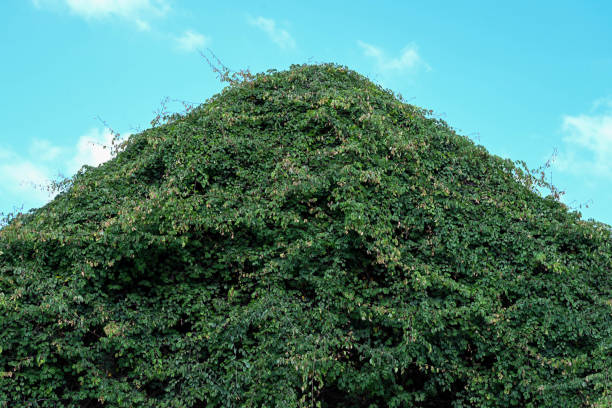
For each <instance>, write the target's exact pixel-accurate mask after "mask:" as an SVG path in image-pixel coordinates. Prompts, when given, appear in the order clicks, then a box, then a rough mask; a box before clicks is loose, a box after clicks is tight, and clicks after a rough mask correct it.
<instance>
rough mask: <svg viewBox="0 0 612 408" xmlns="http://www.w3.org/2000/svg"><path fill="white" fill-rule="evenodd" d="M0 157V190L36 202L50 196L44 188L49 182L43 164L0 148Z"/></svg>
mask: <svg viewBox="0 0 612 408" xmlns="http://www.w3.org/2000/svg"><path fill="white" fill-rule="evenodd" d="M0 158H1V159H2V164H0V175H2V177H1V178H0V183H1V187H2V188H1V189H0V190H5V191H7V192H8V193H10V194H13V195H18V196H22V197H27V198H28V199H29V200H34V201H37V202H45V201H47V200H48V199H49V198H50V195H49V193H48V192H47V191H45V190H44V187H45V186H46V185H47V184H48V183H49V177H47V174H48V173H49V170H48V169H47V168H46V167H45V166H43V165H40V164H36V163H35V162H34V161H31V160H28V159H24V158H23V157H21V156H19V155H17V154H16V153H14V152H11V151H8V150H0Z"/></svg>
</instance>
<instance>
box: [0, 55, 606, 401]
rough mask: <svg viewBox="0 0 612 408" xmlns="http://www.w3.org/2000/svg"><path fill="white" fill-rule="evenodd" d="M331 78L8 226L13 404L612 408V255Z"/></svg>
mask: <svg viewBox="0 0 612 408" xmlns="http://www.w3.org/2000/svg"><path fill="white" fill-rule="evenodd" d="M536 182H537V180H536V179H535V178H534V177H533V176H532V175H531V174H530V173H529V172H525V171H523V170H521V168H520V167H519V166H517V165H515V164H514V163H513V162H511V161H509V160H504V159H501V158H499V157H497V156H494V155H491V154H489V153H488V152H487V151H486V150H485V149H484V148H483V147H481V146H476V145H475V144H474V143H473V142H472V141H470V140H469V139H468V138H466V137H464V136H460V135H457V134H456V133H455V132H454V131H453V130H452V129H451V128H449V127H448V126H447V125H446V124H445V123H444V122H442V121H440V120H437V119H434V118H432V117H431V116H430V115H429V112H427V111H424V110H422V109H420V108H417V107H414V106H411V105H408V104H406V103H403V102H402V101H400V100H398V99H397V98H396V97H394V96H393V95H392V94H391V93H390V92H388V91H385V90H383V89H381V88H380V87H378V86H376V85H374V84H372V83H371V82H370V81H368V80H367V79H366V78H364V77H362V76H360V75H359V74H357V73H355V72H352V71H350V70H347V69H346V68H343V67H338V66H335V65H316V66H309V65H304V66H293V67H292V68H291V69H290V70H288V71H284V72H275V71H271V72H268V73H267V74H259V75H256V76H254V77H248V76H245V80H244V81H242V82H239V83H238V82H236V83H233V85H232V86H229V87H228V88H226V89H225V90H224V91H223V92H222V93H221V94H220V95H217V96H215V97H213V98H212V99H211V100H209V101H208V102H207V103H205V104H203V105H201V106H199V107H197V108H196V109H194V110H193V111H192V112H190V113H188V114H186V115H182V116H174V117H172V118H171V120H170V121H168V123H165V124H163V125H159V126H155V127H153V128H151V129H148V130H146V131H144V132H142V133H140V134H137V135H133V136H131V137H130V139H129V141H128V142H127V143H126V145H125V146H124V149H123V150H122V151H121V152H120V153H118V155H117V156H116V157H115V158H114V159H113V160H111V161H109V162H107V163H105V164H104V165H102V166H100V167H98V168H91V167H89V168H83V169H82V170H81V171H80V172H79V173H78V174H76V175H75V176H74V177H73V178H72V180H71V183H70V186H69V188H68V189H66V190H65V191H64V192H62V193H61V194H59V195H58V196H57V197H56V198H55V199H54V200H53V201H51V202H50V203H49V204H47V205H45V206H44V207H42V208H40V209H38V210H35V211H31V212H29V213H27V214H22V215H18V216H16V217H15V218H13V219H12V220H11V221H10V222H9V223H8V225H7V226H5V227H4V228H3V229H2V230H0V348H1V350H0V406H4V407H60V406H67V407H102V406H104V407H106V406H108V407H172V408H174V407H216V406H224V407H225V406H227V407H232V406H246V407H263V406H265V407H294V406H321V407H387V406H389V407H410V406H414V407H451V406H452V407H472V406H473V407H555V408H556V407H587V406H600V407H603V406H606V404H610V401H611V400H610V398H611V397H610V394H611V389H612V370H611V367H612V350H611V348H612V248H611V242H612V241H611V233H610V229H609V227H608V226H606V225H603V224H599V223H596V222H593V221H589V222H585V221H583V220H581V219H580V215H578V214H577V213H575V212H570V211H568V210H567V208H566V207H565V206H564V205H563V204H561V203H560V202H558V201H557V200H555V199H554V198H551V197H546V198H545V197H542V195H541V194H540V193H538V187H537V184H535V183H536Z"/></svg>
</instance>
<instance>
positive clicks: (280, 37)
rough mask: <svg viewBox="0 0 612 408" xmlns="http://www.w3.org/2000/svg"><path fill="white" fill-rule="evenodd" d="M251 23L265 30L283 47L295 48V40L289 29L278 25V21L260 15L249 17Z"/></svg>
mask: <svg viewBox="0 0 612 408" xmlns="http://www.w3.org/2000/svg"><path fill="white" fill-rule="evenodd" d="M249 23H250V24H251V25H253V26H255V27H257V28H259V29H260V30H262V31H263V32H265V33H266V34H267V35H268V37H270V39H271V40H272V41H273V42H274V43H276V45H278V46H279V47H281V48H282V49H290V48H295V40H294V39H293V37H292V36H291V34H289V32H287V30H283V29H282V28H279V27H277V26H276V21H274V20H272V19H270V18H264V17H261V16H260V17H256V18H249Z"/></svg>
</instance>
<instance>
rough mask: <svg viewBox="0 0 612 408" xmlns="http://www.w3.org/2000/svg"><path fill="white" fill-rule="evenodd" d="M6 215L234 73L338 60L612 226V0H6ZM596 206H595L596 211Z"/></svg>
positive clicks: (0, 83) (0, 152) (0, 202)
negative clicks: (209, 54)
mask: <svg viewBox="0 0 612 408" xmlns="http://www.w3.org/2000/svg"><path fill="white" fill-rule="evenodd" d="M0 12H1V13H2V15H3V16H4V17H3V24H1V25H0V36H1V38H2V41H1V42H0V55H1V58H2V64H0V90H1V95H2V100H1V102H0V103H1V104H2V109H0V121H1V123H2V127H1V128H0V212H4V213H6V212H11V211H13V210H15V209H20V208H23V210H27V209H29V208H33V207H39V206H41V205H42V204H44V203H45V202H46V201H48V200H49V196H48V194H47V193H46V192H45V191H44V190H43V189H41V188H40V187H37V186H40V185H45V184H46V183H48V181H49V180H50V179H53V178H56V177H57V175H58V174H63V175H66V176H68V175H71V174H73V173H74V172H75V171H76V170H77V169H78V168H80V166H81V165H83V164H90V165H96V164H99V163H101V162H103V161H104V160H107V159H108V158H109V157H110V156H109V151H108V149H103V148H102V145H104V144H108V142H109V141H110V138H111V137H112V136H111V133H110V131H109V129H108V127H110V128H112V129H113V130H114V131H116V132H119V133H121V134H122V135H128V134H130V133H134V132H137V131H138V130H143V129H146V128H147V127H149V126H150V124H149V123H150V121H151V119H152V118H153V117H154V115H155V114H154V112H155V111H156V110H157V109H159V107H160V103H161V101H162V100H163V99H164V98H169V99H170V103H169V107H170V109H174V110H180V104H179V103H178V102H172V101H173V100H175V101H178V100H183V101H188V102H192V103H201V102H203V101H205V100H206V99H208V98H209V97H210V96H212V95H213V94H215V93H217V92H218V91H220V89H221V88H222V84H220V83H219V82H218V80H217V79H216V76H215V74H214V73H213V72H212V71H211V70H210V68H209V67H208V65H207V64H206V63H205V61H204V60H203V59H202V57H201V56H200V55H199V54H198V50H205V49H206V48H210V49H212V50H213V51H214V53H215V54H216V55H217V56H218V57H219V58H220V59H221V60H222V61H223V63H224V64H225V65H227V66H229V67H230V68H232V69H235V70H240V69H243V68H249V69H251V71H254V72H260V71H265V70H267V69H270V68H275V69H279V70H280V69H285V68H288V67H289V65H291V64H293V63H308V62H311V63H316V62H336V63H339V64H342V65H346V66H348V67H349V68H351V69H354V70H356V71H358V72H360V73H362V74H364V75H366V76H368V77H369V78H370V79H372V80H374V81H375V82H377V83H380V84H381V85H383V86H384V87H385V88H389V89H392V90H393V91H395V92H397V93H400V94H402V95H403V96H404V98H405V99H406V100H408V101H409V102H410V103H413V104H415V105H418V106H421V107H425V108H428V109H433V110H434V112H435V114H436V115H437V116H439V117H441V118H443V119H444V120H446V121H447V122H448V123H449V124H450V125H451V126H453V127H454V128H455V129H457V131H458V132H459V133H461V134H464V135H467V136H469V137H471V138H472V139H474V140H475V141H476V142H477V143H480V144H482V145H484V146H485V147H486V148H487V149H488V150H489V151H490V152H492V153H494V154H498V155H500V156H503V157H509V158H511V159H513V160H518V159H520V160H525V161H526V162H527V163H528V164H529V166H530V167H539V166H540V165H542V164H544V163H545V162H546V161H547V160H548V159H549V158H550V157H551V155H553V152H555V151H556V152H557V154H556V159H555V161H554V163H553V165H552V167H551V168H550V169H549V171H548V177H552V181H553V183H554V184H555V185H557V187H559V188H560V189H561V190H565V191H566V195H565V196H564V198H563V201H564V202H565V203H566V204H568V205H569V206H570V207H572V208H576V209H579V210H580V211H581V212H582V214H583V217H584V218H587V219H588V218H594V219H597V220H599V221H603V222H606V223H608V224H612V205H609V203H612V188H610V187H611V186H612V45H611V44H612V24H610V21H612V2H610V1H604V0H601V1H583V2H575V1H572V2H570V1H550V2H548V1H539V2H533V1H524V2H523V1H515V2H490V1H462V2H457V1H430V2H424V1H419V2H412V1H404V2H398V1H376V2H374V1H350V2H349V1H334V2H332V1H309V2H288V1H261V2H256V1H237V0H236V1H232V2H222V1H219V2H208V1H207V2H203V1H178V0H5V1H2V3H1V4H0ZM586 205H588V208H587V207H586Z"/></svg>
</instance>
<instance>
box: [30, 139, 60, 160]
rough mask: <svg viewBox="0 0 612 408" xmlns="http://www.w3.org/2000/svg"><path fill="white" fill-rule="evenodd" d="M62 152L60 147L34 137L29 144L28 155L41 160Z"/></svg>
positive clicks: (51, 157) (56, 155)
mask: <svg viewBox="0 0 612 408" xmlns="http://www.w3.org/2000/svg"><path fill="white" fill-rule="evenodd" d="M61 153H62V148H61V147H59V146H55V145H53V144H52V143H51V142H49V141H48V140H41V139H34V141H33V142H32V144H31V145H30V155H31V156H32V157H37V158H39V159H40V160H42V161H50V160H54V159H56V158H57V157H58V156H59V155H60V154H61Z"/></svg>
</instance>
